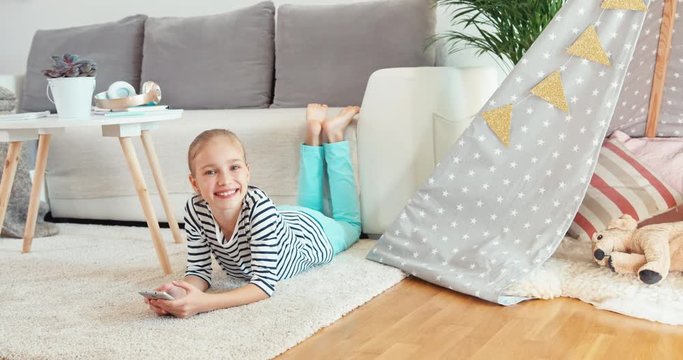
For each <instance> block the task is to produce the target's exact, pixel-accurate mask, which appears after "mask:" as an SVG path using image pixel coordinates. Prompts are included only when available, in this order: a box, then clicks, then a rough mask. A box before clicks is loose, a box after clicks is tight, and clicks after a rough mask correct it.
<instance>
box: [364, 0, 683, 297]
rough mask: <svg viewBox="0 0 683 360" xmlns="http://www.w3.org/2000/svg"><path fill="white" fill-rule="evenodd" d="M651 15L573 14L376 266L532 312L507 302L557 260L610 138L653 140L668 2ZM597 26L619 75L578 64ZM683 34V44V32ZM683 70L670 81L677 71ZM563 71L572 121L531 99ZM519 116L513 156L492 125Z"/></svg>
mask: <svg viewBox="0 0 683 360" xmlns="http://www.w3.org/2000/svg"><path fill="white" fill-rule="evenodd" d="M645 3H646V4H647V5H648V7H649V10H648V11H635V10H612V9H602V8H601V1H580V0H575V1H569V2H567V3H566V4H565V5H564V6H563V8H562V9H561V10H560V11H559V12H558V14H557V15H556V16H555V17H554V19H553V20H552V21H551V22H550V24H549V25H548V26H547V27H546V29H545V30H544V31H543V33H542V34H541V35H540V36H539V38H538V39H537V40H536V42H535V43H534V44H533V45H532V47H531V48H530V49H529V50H528V51H527V53H526V54H525V56H524V57H523V59H522V60H521V61H520V62H519V63H518V64H517V65H516V66H515V68H514V69H513V70H512V72H511V73H510V74H509V76H508V77H507V78H506V79H505V80H504V82H503V83H502V85H501V86H500V87H499V89H498V90H497V91H496V92H495V93H494V95H493V96H492V97H491V99H490V100H489V102H488V103H487V105H485V106H484V108H483V109H482V110H481V112H480V114H479V115H477V116H475V118H474V120H473V121H472V123H471V124H470V126H469V127H468V128H467V130H466V131H465V132H464V133H463V135H462V136H461V137H460V138H459V139H458V140H457V141H456V143H455V144H454V145H453V146H452V147H451V149H450V150H449V152H448V153H447V155H446V156H445V157H444V158H443V159H442V160H441V161H440V162H439V163H438V164H437V165H436V168H435V170H434V172H433V174H432V175H431V177H430V178H429V179H428V181H427V182H426V183H425V184H424V185H423V186H422V187H421V188H420V189H419V190H418V191H417V192H416V193H415V194H414V195H413V196H412V198H411V199H410V200H409V201H408V203H407V205H406V206H405V208H404V209H403V210H402V211H401V213H400V215H399V216H398V218H397V219H396V220H395V221H394V223H393V224H392V225H391V226H390V227H389V228H388V229H387V231H386V232H385V233H384V234H383V235H382V237H381V238H380V239H379V240H378V242H377V244H376V246H375V247H374V248H373V249H372V250H371V251H370V253H369V254H368V259H370V260H373V261H377V262H380V263H383V264H387V265H391V266H394V267H398V268H400V269H402V270H403V271H405V272H406V273H408V274H410V275H413V276H416V277H419V278H422V279H424V280H426V281H429V282H432V283H434V284H437V285H440V286H443V287H446V288H449V289H451V290H455V291H458V292H462V293H466V294H470V295H473V296H476V297H479V298H482V299H485V300H488V301H492V302H497V303H500V304H512V303H515V302H518V301H521V300H523V299H519V298H513V297H508V296H506V295H505V289H506V288H507V287H508V286H510V285H511V284H513V283H515V282H517V281H519V280H521V279H523V278H524V277H525V276H526V275H527V274H529V273H530V272H531V271H533V270H534V269H535V268H537V267H538V266H540V265H541V264H542V263H543V262H545V261H546V260H547V259H548V258H549V257H550V256H551V255H552V254H553V253H554V252H555V249H556V248H557V246H558V245H559V243H560V241H561V240H562V239H563V237H564V236H565V233H566V231H567V229H568V228H569V226H570V225H571V223H572V220H573V218H574V216H575V214H576V212H577V210H578V208H579V206H580V204H581V201H582V199H583V197H584V194H585V192H586V189H587V187H588V185H589V182H590V179H591V176H592V173H593V171H594V168H595V166H596V162H597V158H598V154H599V151H600V147H601V144H602V142H603V140H604V138H605V136H606V135H607V134H608V133H609V132H611V131H612V130H614V129H617V128H621V129H626V130H627V131H628V132H629V133H630V134H642V133H643V129H644V125H643V124H640V123H641V122H644V121H645V118H643V117H641V110H640V109H641V108H642V107H643V106H644V107H645V109H646V110H645V113H647V107H648V102H649V91H650V87H651V84H649V85H648V83H647V80H648V79H650V78H651V77H652V72H653V70H652V69H653V65H654V55H653V54H652V50H653V49H656V48H657V41H658V33H659V26H658V24H659V19H660V18H661V10H662V1H661V0H659V1H652V3H651V4H650V3H648V2H647V1H646V2H645ZM681 23H683V22H679V24H681ZM590 26H594V27H595V30H596V32H597V34H598V38H599V41H600V44H601V45H602V48H603V49H604V52H605V53H606V55H607V56H608V58H609V60H610V64H609V65H603V64H599V63H597V62H594V61H590V60H587V59H586V58H583V57H579V56H574V55H570V54H569V53H568V52H567V48H569V47H570V46H571V45H572V44H573V43H574V42H575V41H576V40H577V38H578V37H579V36H580V35H581V34H582V33H583V32H584V31H585V30H586V29H587V28H589V27H590ZM677 33H678V34H683V29H681V28H680V25H679V26H678V31H677ZM641 35H642V36H641ZM674 44H676V42H675V40H674ZM675 46H676V47H677V48H678V47H679V46H678V45H675ZM679 53H680V52H679ZM634 55H635V56H634ZM676 56H678V58H677V57H676ZM679 58H680V54H678V55H673V54H672V58H671V61H670V62H671V63H677V62H679ZM650 62H651V63H650ZM676 66H680V65H678V64H677V65H676ZM676 66H672V67H671V68H670V69H672V70H673V71H677V70H675V69H676ZM555 71H559V72H560V77H561V82H562V85H563V91H564V95H565V99H566V102H567V104H568V108H569V110H568V112H564V111H562V110H560V109H558V108H557V107H555V106H553V105H551V104H550V103H549V102H547V101H545V100H543V99H542V98H540V97H537V96H535V95H533V94H531V93H530V90H531V89H532V88H534V87H535V86H536V85H537V84H539V83H540V82H541V81H543V80H544V79H545V78H547V77H548V76H549V75H550V74H552V73H553V72H555ZM672 76H674V77H676V78H677V75H675V74H674V75H672ZM680 91H683V89H680ZM671 92H674V91H672V90H671V89H667V94H668V95H670V94H669V93H671ZM646 93H647V94H648V98H645V97H643V94H646ZM665 102H666V100H665ZM508 104H511V105H512V116H511V120H510V134H509V144H508V145H507V146H506V145H505V144H503V142H501V141H500V140H499V139H498V137H497V136H496V134H495V133H494V132H493V131H492V128H491V127H489V126H488V124H487V122H486V121H485V119H484V118H483V117H482V115H481V114H482V113H484V112H486V111H490V110H493V109H497V108H500V107H502V106H505V105H508ZM667 106H668V107H665V109H666V111H668V112H670V113H671V114H670V115H671V116H668V115H667V116H666V117H665V120H666V122H667V124H664V125H669V124H673V123H675V122H676V120H674V119H679V118H680V117H681V114H680V111H678V110H680V106H681V105H680V101H676V100H675V98H672V103H671V104H669V105H667ZM676 109H677V110H676ZM674 113H675V114H674ZM613 119H614V121H613ZM636 124H637V125H636ZM631 129H633V130H631ZM660 129H661V131H662V133H665V134H674V133H675V132H676V131H677V130H676V129H675V128H674V127H673V126H672V127H670V128H669V127H667V126H661V127H660ZM678 129H681V126H679V127H678Z"/></svg>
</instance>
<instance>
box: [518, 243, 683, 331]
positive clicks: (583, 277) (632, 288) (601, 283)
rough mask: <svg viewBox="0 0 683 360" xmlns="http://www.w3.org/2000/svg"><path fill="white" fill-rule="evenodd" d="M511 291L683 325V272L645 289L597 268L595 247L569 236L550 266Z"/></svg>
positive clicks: (632, 279) (635, 281) (634, 280)
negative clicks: (593, 257) (570, 299)
mask: <svg viewBox="0 0 683 360" xmlns="http://www.w3.org/2000/svg"><path fill="white" fill-rule="evenodd" d="M506 293H507V294H509V295H515V296H524V297H532V298H540V299H552V298H555V297H559V296H566V297H572V298H577V299H580V300H582V301H585V302H587V303H590V304H593V305H594V306H595V307H597V308H599V309H605V310H610V311H614V312H618V313H621V314H625V315H629V316H633V317H637V318H641V319H648V320H652V321H657V322H661V323H665V324H671V325H683V274H681V273H671V274H669V276H668V277H667V278H666V280H664V281H663V282H662V283H660V284H658V285H654V286H651V285H645V284H643V283H642V282H641V281H640V280H638V279H637V277H636V276H635V275H633V276H627V275H620V274H617V273H615V272H613V271H612V270H610V269H609V268H606V267H600V266H598V265H597V264H596V263H595V262H594V261H593V259H592V256H591V244H590V243H589V242H585V241H578V240H575V239H573V238H570V237H567V238H565V239H564V241H563V242H562V243H561V244H560V247H559V248H558V250H557V252H556V253H555V254H554V255H553V256H552V257H551V258H550V259H549V260H548V261H547V262H546V263H544V264H543V265H542V266H541V267H540V268H539V269H537V270H536V271H534V272H532V273H531V274H530V275H529V277H527V278H526V279H525V280H524V281H521V282H519V283H518V284H516V285H514V286H513V287H511V288H509V289H508V291H507V292H506Z"/></svg>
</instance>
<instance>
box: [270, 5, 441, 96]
mask: <svg viewBox="0 0 683 360" xmlns="http://www.w3.org/2000/svg"><path fill="white" fill-rule="evenodd" d="M435 22H436V20H435V12H434V8H433V7H432V1H431V0H391V1H372V2H361V3H353V4H342V5H281V6H280V7H279V8H278V15H277V32H276V35H275V97H274V100H273V107H300V106H305V105H306V104H307V103H310V102H318V103H326V104H329V105H330V106H344V105H360V103H361V100H362V99H363V93H364V91H365V87H366V85H367V81H368V78H369V76H370V74H371V73H372V72H374V71H375V70H378V69H382V68H389V67H405V66H432V65H434V57H435V55H434V49H433V47H430V48H428V49H427V50H425V45H426V44H427V40H428V38H429V37H430V36H431V35H433V34H434V26H435Z"/></svg>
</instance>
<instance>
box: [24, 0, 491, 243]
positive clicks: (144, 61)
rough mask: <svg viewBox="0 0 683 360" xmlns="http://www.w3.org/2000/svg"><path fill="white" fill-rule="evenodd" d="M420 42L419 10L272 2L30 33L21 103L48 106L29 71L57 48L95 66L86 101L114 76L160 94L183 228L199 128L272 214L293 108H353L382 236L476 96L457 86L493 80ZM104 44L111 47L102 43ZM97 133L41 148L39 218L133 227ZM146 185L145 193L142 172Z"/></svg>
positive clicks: (130, 207)
mask: <svg viewBox="0 0 683 360" xmlns="http://www.w3.org/2000/svg"><path fill="white" fill-rule="evenodd" d="M276 14H277V15H276ZM340 18H344V19H350V18H351V19H354V23H353V24H349V22H348V21H344V22H342V21H340V20H339V19H340ZM385 19H390V21H384V20H385ZM433 31H434V12H433V9H432V7H431V2H430V1H427V0H394V1H377V2H368V3H357V4H349V5H345V4H342V5H333V6H332V5H330V6H303V5H296V6H295V5H281V6H280V7H279V8H278V9H277V12H276V9H275V7H274V6H273V4H272V3H270V2H262V3H259V4H256V5H253V6H250V7H248V8H244V9H241V10H237V11H234V12H231V13H226V14H217V15H211V16H202V17H194V18H150V17H147V16H144V15H136V16H132V17H128V18H125V19H122V20H120V21H117V22H113V23H107V24H98V25H91V26H87V27H79V28H70V29H58V30H45V31H39V32H38V33H36V35H35V37H34V40H33V44H32V47H31V53H30V55H29V60H28V66H27V73H26V75H25V83H24V87H23V91H21V99H22V101H21V104H20V106H21V109H22V111H38V110H44V109H51V104H50V103H48V102H46V100H45V99H44V93H45V88H44V87H45V79H44V78H43V77H42V75H40V76H38V75H36V72H37V71H39V69H40V68H44V67H45V66H46V65H45V63H44V62H41V61H44V60H45V59H44V58H47V57H48V56H49V55H52V54H55V53H57V54H58V53H60V52H65V51H67V50H69V51H72V52H75V53H78V54H80V55H81V56H84V57H90V58H93V59H94V60H96V61H97V62H98V75H97V83H98V90H97V91H103V90H104V89H106V86H108V84H109V83H111V82H113V81H115V80H121V79H123V80H127V81H129V82H130V83H131V84H134V85H135V86H139V84H140V83H141V82H144V81H146V80H154V81H155V82H157V83H158V84H160V86H161V88H162V93H163V97H162V103H164V104H168V105H169V106H170V107H171V108H183V109H184V110H185V111H184V112H183V118H182V119H180V120H177V121H171V122H166V123H164V124H162V125H161V126H160V128H159V129H157V130H155V131H153V132H152V135H153V137H154V143H155V146H156V152H157V155H158V157H159V161H160V165H161V168H162V172H163V173H164V176H165V178H166V182H167V188H168V191H169V195H170V199H171V202H172V203H173V208H174V212H175V216H176V218H177V220H179V221H182V211H183V205H184V202H185V200H186V199H187V197H188V196H189V195H190V194H191V192H192V189H191V188H190V186H189V184H188V183H187V174H188V170H187V165H186V164H185V160H184V159H186V149H187V146H188V145H189V142H190V141H191V140H192V138H193V137H194V136H195V135H196V134H198V133H199V132H200V131H202V130H205V129H209V128H216V127H224V128H229V129H231V130H233V131H234V132H236V133H237V134H238V135H239V136H240V137H241V138H242V139H243V141H244V142H245V145H246V150H247V157H248V161H249V163H250V166H251V169H252V183H253V184H255V185H257V186H259V187H261V188H263V189H264V190H265V191H266V192H267V193H268V194H269V195H270V196H271V197H272V198H273V199H274V200H275V202H276V203H278V204H287V203H288V204H292V203H294V201H295V199H296V179H297V176H296V175H297V171H298V169H297V166H298V158H297V156H298V152H297V150H296V149H297V147H298V145H299V143H300V142H301V139H302V138H303V131H304V126H305V121H304V120H305V119H304V115H305V105H306V104H307V103H309V102H318V103H327V104H329V105H330V106H331V108H330V111H331V112H334V111H337V109H336V107H339V106H343V105H355V104H359V105H361V107H362V109H361V113H360V115H359V119H358V121H357V123H356V122H354V124H353V126H352V127H351V128H350V129H349V130H348V133H347V138H348V139H349V140H350V141H351V145H352V151H353V155H354V161H355V162H356V165H357V166H356V169H357V171H358V174H357V176H358V183H359V191H360V194H359V196H360V200H361V210H362V218H363V230H364V232H366V233H368V234H381V233H382V232H383V231H384V228H385V227H386V226H388V225H389V223H390V222H391V221H392V220H393V218H394V217H395V216H396V214H397V213H398V211H399V210H400V209H401V207H402V206H403V204H404V202H405V201H406V199H408V197H409V196H410V195H411V194H412V192H413V191H414V190H415V188H417V187H418V186H419V185H420V184H421V183H422V182H423V181H424V180H425V179H426V177H427V176H428V175H429V173H431V169H432V168H433V166H434V164H435V163H436V161H438V160H439V159H438V158H439V156H440V153H441V152H442V151H443V150H444V149H445V148H446V147H447V146H448V145H449V144H450V142H451V141H452V140H453V139H455V138H456V137H457V136H458V135H459V133H460V132H461V131H462V130H464V127H465V126H466V125H467V123H468V121H469V118H470V116H471V115H473V114H474V112H476V110H477V109H478V106H479V105H481V104H482V103H483V101H484V100H485V99H486V97H487V96H488V95H489V94H488V93H487V92H486V91H481V89H480V88H481V87H478V86H477V84H476V82H472V80H470V81H469V83H468V82H467V81H464V79H466V78H470V79H474V78H476V76H478V75H477V74H481V73H482V72H484V73H491V72H494V71H493V70H492V69H485V70H482V69H469V70H467V69H455V68H441V67H434V66H433V65H434V50H433V49H431V48H425V40H426V39H427V38H428V37H429V35H431V34H432V32H433ZM107 34H116V35H117V36H116V37H115V40H111V39H109V38H108V35H107ZM122 37H125V38H126V39H127V40H126V41H122V40H121V39H122ZM108 39H109V40H108ZM107 41H110V43H109V44H107ZM72 46H74V47H76V48H73V49H72ZM48 60H49V59H48ZM484 88H487V87H484ZM478 89H479V90H478ZM435 114H437V115H438V116H435ZM435 119H436V120H435ZM98 132H99V130H98V129H95V128H90V127H83V128H72V129H68V131H66V132H65V133H63V134H59V135H58V136H54V137H53V138H52V143H51V148H50V155H49V158H48V169H47V173H46V178H45V179H46V197H47V200H48V202H49V205H50V208H51V212H52V216H54V217H63V218H79V219H99V220H135V221H143V220H144V216H143V213H142V210H141V209H140V206H139V203H138V200H137V195H136V193H135V189H134V188H133V187H132V186H131V181H132V180H131V179H130V175H129V174H128V172H127V171H126V168H125V166H126V164H125V161H124V160H123V158H122V155H121V151H120V148H119V145H118V144H117V143H116V142H115V141H113V140H112V139H110V138H102V137H101V136H99V133H98ZM137 145H140V144H137ZM142 151H143V150H142V147H141V145H140V147H139V148H138V152H139V153H140V152H142ZM145 176H146V177H147V179H148V180H147V181H148V184H151V183H152V181H151V180H150V179H151V174H149V173H146V174H145ZM150 190H152V197H153V201H154V202H155V206H156V207H157V214H158V215H159V218H160V220H165V217H164V215H163V211H161V204H160V202H159V201H158V198H157V197H156V194H154V192H153V191H154V190H153V189H152V187H151V186H150Z"/></svg>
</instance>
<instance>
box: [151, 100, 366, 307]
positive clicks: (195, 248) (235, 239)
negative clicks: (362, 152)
mask: <svg viewBox="0 0 683 360" xmlns="http://www.w3.org/2000/svg"><path fill="white" fill-rule="evenodd" d="M359 110H360V108H359V107H357V106H349V107H346V108H344V109H342V110H341V111H340V112H339V114H338V115H337V116H335V117H333V118H329V119H328V118H327V106H326V105H320V104H309V105H308V108H307V109H306V123H307V131H306V141H305V143H304V144H302V145H301V148H300V152H301V160H300V169H299V183H298V199H297V200H298V203H299V206H282V207H277V208H276V207H275V205H274V204H273V202H272V201H271V200H270V199H269V198H268V196H267V195H266V193H265V192H263V191H262V190H261V189H259V188H257V187H255V186H250V185H249V166H248V165H247V161H246V157H245V153H244V147H243V146H242V143H241V142H240V140H239V139H238V138H237V136H236V135H235V134H233V133H232V132H230V131H228V130H222V129H214V130H207V131H204V132H202V133H201V134H199V135H198V136H197V137H196V138H195V139H194V141H193V142H192V144H190V148H189V150H188V165H189V168H190V175H189V180H190V183H191V184H192V187H193V189H194V190H195V191H196V192H197V194H196V195H194V196H193V197H192V198H190V199H189V200H188V202H187V205H186V207H185V234H186V237H187V268H186V272H185V277H184V279H183V280H178V281H173V282H171V283H167V284H164V285H162V286H160V287H159V288H157V289H156V290H160V291H166V292H168V293H169V294H171V296H173V297H174V300H155V299H145V302H146V303H148V304H149V306H150V308H151V309H152V310H153V311H154V312H156V313H157V314H159V315H168V314H170V315H174V316H177V317H181V318H186V317H190V316H192V315H194V314H197V313H201V312H206V311H211V310H216V309H224V308H229V307H232V306H238V305H244V304H249V303H252V302H256V301H260V300H263V299H266V298H268V297H270V296H271V295H272V294H273V292H274V291H275V286H276V284H277V282H278V281H279V280H283V279H287V278H290V277H292V276H294V275H296V274H298V273H300V272H302V271H305V270H308V269H310V268H311V267H313V266H316V265H320V264H324V263H328V262H330V261H331V260H332V257H333V256H334V255H336V254H338V253H339V252H341V251H343V250H345V249H347V248H348V247H349V246H351V245H352V244H353V243H355V242H356V241H357V240H358V237H359V236H360V229H361V227H360V210H359V206H358V199H357V194H356V184H355V179H354V173H353V167H352V164H351V159H350V152H349V144H348V142H347V141H344V130H345V129H346V127H347V126H348V125H349V123H350V122H351V119H352V118H353V116H354V115H355V114H357V113H358V112H359ZM323 139H327V142H326V143H324V144H323ZM324 163H326V164H327V176H328V181H329V188H330V198H331V199H330V200H331V205H332V217H331V218H330V217H327V216H325V215H323V214H322V210H323V180H322V179H323V169H324ZM211 255H213V257H214V258H215V259H216V261H217V262H218V264H219V265H220V267H221V268H222V269H223V271H225V272H226V273H227V274H228V275H229V276H233V277H237V278H242V279H246V280H249V283H248V284H246V285H244V286H242V287H239V288H237V289H233V290H229V291H226V292H222V293H207V292H206V290H207V289H208V288H209V286H210V285H211Z"/></svg>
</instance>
